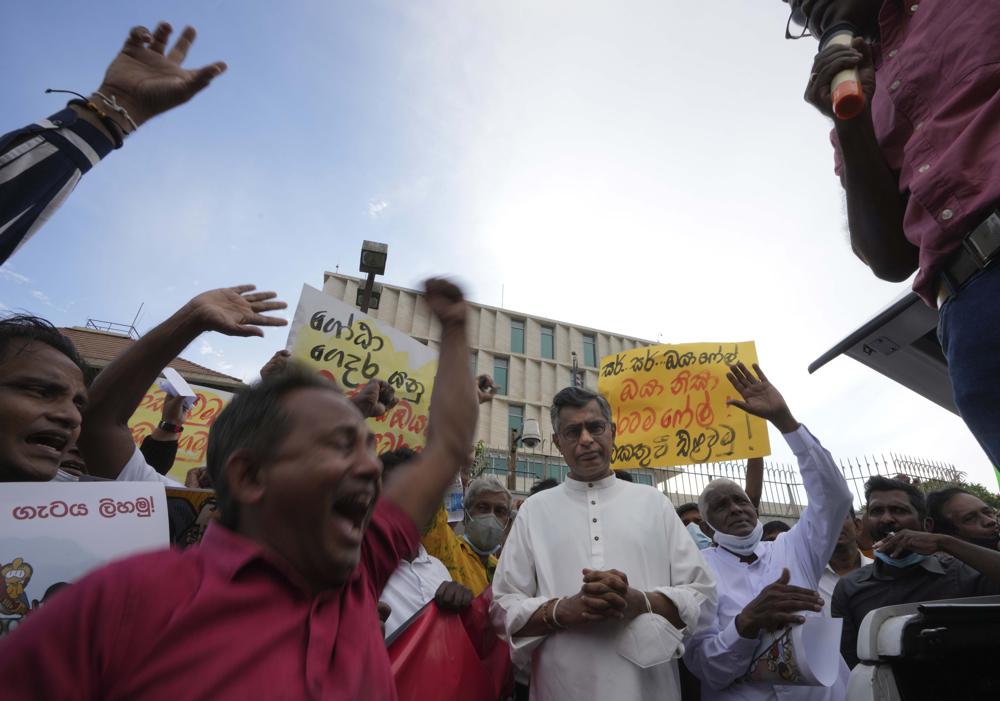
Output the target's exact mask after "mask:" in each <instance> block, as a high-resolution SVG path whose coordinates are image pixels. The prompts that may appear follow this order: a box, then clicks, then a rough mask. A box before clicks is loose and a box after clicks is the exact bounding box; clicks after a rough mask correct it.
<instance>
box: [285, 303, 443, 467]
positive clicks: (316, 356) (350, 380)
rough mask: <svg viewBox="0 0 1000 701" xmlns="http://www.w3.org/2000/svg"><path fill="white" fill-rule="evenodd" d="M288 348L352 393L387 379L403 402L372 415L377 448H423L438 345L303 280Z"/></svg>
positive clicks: (385, 449) (302, 360)
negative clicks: (368, 384)
mask: <svg viewBox="0 0 1000 701" xmlns="http://www.w3.org/2000/svg"><path fill="white" fill-rule="evenodd" d="M287 350H288V351H289V353H291V356H292V358H293V359H294V360H297V361H299V362H301V363H304V364H305V365H307V366H309V367H313V368H315V369H316V370H317V371H318V372H319V373H320V374H322V375H326V376H327V377H329V378H330V379H332V380H334V381H335V382H336V383H337V384H338V385H340V387H341V389H343V390H344V392H346V393H347V394H348V396H351V395H353V394H354V393H356V392H357V391H358V390H360V388H361V387H363V386H364V385H365V384H367V383H368V381H369V380H372V379H376V378H377V379H382V380H385V381H387V382H388V383H389V384H390V385H391V386H392V387H393V388H394V389H395V391H396V398H397V399H399V404H397V405H396V406H395V407H394V408H393V409H392V410H391V411H389V412H387V413H386V414H385V415H383V416H379V417H375V418H372V419H369V420H368V424H369V426H370V427H371V429H372V432H373V433H374V434H375V439H376V449H377V451H378V453H379V454H380V455H381V454H382V453H384V452H387V451H390V450H396V449H397V448H403V447H406V448H411V449H413V450H420V449H421V448H423V446H424V442H425V440H426V437H427V416H428V411H429V408H430V401H431V386H432V385H433V383H434V373H435V372H436V371H437V353H436V352H435V351H433V350H431V349H430V348H428V347H427V346H425V345H424V344H422V343H420V342H419V341H417V340H415V339H413V338H411V337H410V336H407V335H406V334H404V333H403V332H401V331H399V330H398V329H394V328H393V327H391V326H389V325H388V324H386V323H383V322H381V321H379V320H377V319H374V318H372V317H370V316H368V315H367V314H364V313H362V312H361V311H359V310H358V309H356V308H354V307H352V306H350V305H347V304H345V303H344V302H341V301H340V300H339V299H336V298H335V297H330V296H329V295H326V294H323V293H322V292H320V291H319V290H317V289H315V288H313V287H310V286H309V285H303V286H302V295H301V297H299V304H298V307H297V308H296V309H295V316H294V317H293V319H292V324H291V328H290V329H289V331H288V345H287Z"/></svg>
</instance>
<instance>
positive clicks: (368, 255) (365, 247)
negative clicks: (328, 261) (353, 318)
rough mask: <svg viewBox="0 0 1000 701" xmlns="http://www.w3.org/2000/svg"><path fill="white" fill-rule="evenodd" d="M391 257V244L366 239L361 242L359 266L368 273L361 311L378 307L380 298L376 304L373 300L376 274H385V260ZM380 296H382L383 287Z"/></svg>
mask: <svg viewBox="0 0 1000 701" xmlns="http://www.w3.org/2000/svg"><path fill="white" fill-rule="evenodd" d="M388 257H389V244H386V243H378V242H376V241H364V242H362V244H361V265H360V266H359V267H358V270H360V271H361V272H363V273H367V274H368V279H367V280H366V281H365V288H364V290H362V291H361V294H360V298H359V300H358V306H359V307H361V311H362V312H364V313H366V314H367V313H368V309H369V308H373V309H378V299H376V300H375V304H371V302H372V291H373V290H374V288H375V276H376V275H384V274H385V261H386V258H388ZM378 297H381V289H380V290H379V295H378Z"/></svg>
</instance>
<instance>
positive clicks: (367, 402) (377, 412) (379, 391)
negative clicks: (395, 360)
mask: <svg viewBox="0 0 1000 701" xmlns="http://www.w3.org/2000/svg"><path fill="white" fill-rule="evenodd" d="M351 401H352V402H353V403H354V406H356V407H357V408H358V411H360V412H361V415H362V416H364V417H365V418H366V419H370V418H373V417H375V416H383V415H384V414H385V413H386V412H387V411H389V410H390V409H392V408H393V407H394V406H396V404H398V403H399V400H398V399H396V392H395V390H394V389H393V388H392V387H390V386H389V383H388V382H386V381H385V380H372V381H370V382H369V383H368V384H366V385H365V386H364V387H362V388H361V390H360V391H359V392H358V393H357V394H355V395H354V396H353V397H351Z"/></svg>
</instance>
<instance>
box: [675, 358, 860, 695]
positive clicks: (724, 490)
mask: <svg viewBox="0 0 1000 701" xmlns="http://www.w3.org/2000/svg"><path fill="white" fill-rule="evenodd" d="M754 370H755V371H756V375H754V373H751V372H750V371H749V370H748V369H747V368H746V366H744V365H743V364H742V363H740V364H739V365H737V366H734V367H732V368H731V372H730V373H729V375H728V376H727V377H728V378H729V381H730V382H731V383H732V385H733V386H734V387H735V388H736V390H737V391H738V392H739V393H740V395H741V396H742V397H743V401H737V400H730V404H732V405H733V406H736V407H738V408H740V409H742V410H744V411H746V412H748V413H750V414H753V415H755V416H759V417H761V418H764V419H767V420H768V421H770V422H771V423H772V424H774V426H775V427H776V428H777V429H778V430H779V431H781V433H782V435H783V436H784V438H785V440H786V441H787V442H788V445H789V447H790V448H791V449H792V452H794V453H795V457H796V458H797V459H798V461H799V470H800V471H801V473H802V481H803V483H804V484H805V489H806V494H807V496H808V498H809V505H808V506H807V507H806V509H805V511H803V513H802V518H801V519H799V522H798V523H797V524H796V525H795V526H793V527H792V529H791V530H790V531H788V532H787V533H783V534H781V535H780V536H779V537H778V539H777V540H775V541H773V542H767V541H762V540H761V532H762V526H761V523H760V521H759V520H758V518H757V512H756V510H755V509H754V508H753V505H752V504H751V503H750V500H749V499H748V498H747V496H746V493H745V492H744V491H743V489H742V488H741V487H740V486H739V485H738V484H736V483H735V482H732V481H730V480H713V481H712V482H710V483H709V484H708V485H707V486H706V487H705V490H704V491H703V492H702V494H701V497H700V499H699V503H700V505H701V514H702V517H703V518H705V519H706V520H707V521H708V523H709V524H710V525H711V526H712V528H714V529H715V535H714V540H715V542H716V543H717V544H718V546H719V547H717V548H711V549H709V550H705V551H703V554H704V557H705V561H706V562H707V563H708V565H709V567H710V568H711V569H712V571H713V572H714V574H715V578H716V581H717V582H718V590H719V592H718V593H719V608H718V615H717V618H716V620H715V622H714V624H713V625H712V626H710V627H708V628H707V629H704V630H701V631H699V632H698V633H696V634H695V636H694V639H693V640H692V641H691V644H690V645H688V648H687V651H686V653H685V655H684V663H685V665H687V667H688V669H690V670H691V672H692V673H694V674H695V676H697V677H698V678H699V679H701V681H702V687H701V698H702V701H737V700H739V701H764V700H771V699H779V700H780V701H791V700H792V699H794V700H795V701H839V700H840V699H843V698H844V697H845V694H846V689H847V687H846V684H847V678H848V670H847V666H846V665H845V664H844V662H843V660H841V661H840V677H839V678H838V680H837V682H836V683H835V684H834V685H833V686H832V687H830V688H827V687H810V686H787V685H773V684H767V683H762V682H750V681H743V677H744V676H745V675H746V673H747V672H748V670H749V668H750V665H751V662H752V661H753V659H754V653H755V651H756V650H757V648H758V646H759V645H760V643H761V638H762V636H764V635H766V634H767V632H768V631H774V630H778V629H781V628H784V627H786V626H788V625H794V624H799V623H802V622H804V620H805V619H804V616H803V613H805V614H806V615H820V612H821V611H822V610H823V601H822V599H821V597H820V596H819V595H818V594H817V593H816V589H817V587H818V584H819V580H820V576H821V575H822V573H823V571H824V569H825V568H826V566H827V562H828V561H829V560H830V555H831V554H832V553H833V549H834V546H835V545H836V542H837V538H838V536H839V534H840V532H841V526H842V524H843V522H844V516H845V515H846V514H847V512H848V509H849V508H850V506H851V502H852V499H853V497H852V495H851V492H850V490H849V489H848V487H847V482H846V480H844V476H843V475H842V474H841V472H840V469H839V468H838V467H837V465H836V463H834V462H833V458H832V457H831V456H830V453H829V452H827V451H826V449H824V448H823V446H822V445H820V443H819V441H817V440H816V439H815V438H814V437H813V435H812V434H811V433H809V431H808V430H807V429H806V427H805V426H803V425H801V424H800V423H799V422H798V421H796V420H795V419H794V418H793V417H792V413H791V412H790V411H789V409H788V405H787V404H786V403H785V400H784V399H783V398H782V396H781V394H780V393H779V392H778V390H777V389H775V388H774V386H773V385H771V383H770V382H769V381H768V380H767V378H766V377H765V376H764V373H763V372H761V370H760V368H759V367H757V366H756V365H755V366H754Z"/></svg>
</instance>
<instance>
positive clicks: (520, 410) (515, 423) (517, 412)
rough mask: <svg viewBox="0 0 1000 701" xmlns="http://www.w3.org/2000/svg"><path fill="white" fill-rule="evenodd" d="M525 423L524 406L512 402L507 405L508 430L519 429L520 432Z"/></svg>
mask: <svg viewBox="0 0 1000 701" xmlns="http://www.w3.org/2000/svg"><path fill="white" fill-rule="evenodd" d="M523 425H524V407H523V406H520V405H518V404H511V405H509V406H508V407H507V430H508V431H513V430H514V429H517V431H518V432H520V431H521V427H522V426H523Z"/></svg>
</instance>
